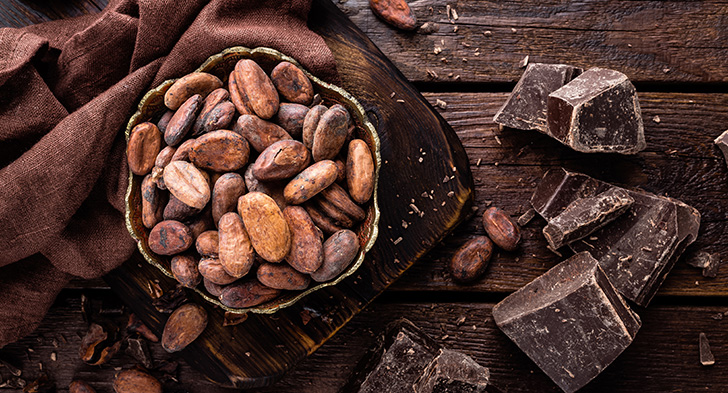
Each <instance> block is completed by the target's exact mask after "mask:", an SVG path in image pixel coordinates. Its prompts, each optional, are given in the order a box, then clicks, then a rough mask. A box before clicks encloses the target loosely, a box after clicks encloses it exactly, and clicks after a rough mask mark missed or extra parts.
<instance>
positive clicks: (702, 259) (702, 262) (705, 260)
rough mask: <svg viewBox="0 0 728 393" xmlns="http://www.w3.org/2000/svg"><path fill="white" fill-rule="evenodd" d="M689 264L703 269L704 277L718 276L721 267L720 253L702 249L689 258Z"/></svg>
mask: <svg viewBox="0 0 728 393" xmlns="http://www.w3.org/2000/svg"><path fill="white" fill-rule="evenodd" d="M687 264H688V265H690V266H693V267H697V268H698V269H703V277H711V278H713V277H717V276H718V268H719V267H720V255H718V254H717V253H714V254H710V253H707V252H705V251H700V252H699V253H697V254H695V255H693V256H692V257H691V258H690V259H688V260H687Z"/></svg>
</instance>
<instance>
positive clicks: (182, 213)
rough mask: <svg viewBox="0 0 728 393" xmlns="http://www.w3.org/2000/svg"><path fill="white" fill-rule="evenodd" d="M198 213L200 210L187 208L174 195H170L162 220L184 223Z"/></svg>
mask: <svg viewBox="0 0 728 393" xmlns="http://www.w3.org/2000/svg"><path fill="white" fill-rule="evenodd" d="M199 212H201V210H200V209H197V208H194V207H192V206H188V205H187V204H185V203H183V202H182V201H180V200H179V199H177V197H175V196H174V195H170V196H169V202H167V206H166V207H165V208H164V214H163V216H162V218H163V219H165V220H175V221H184V220H186V219H188V218H190V217H192V216H194V215H195V214H197V213H199Z"/></svg>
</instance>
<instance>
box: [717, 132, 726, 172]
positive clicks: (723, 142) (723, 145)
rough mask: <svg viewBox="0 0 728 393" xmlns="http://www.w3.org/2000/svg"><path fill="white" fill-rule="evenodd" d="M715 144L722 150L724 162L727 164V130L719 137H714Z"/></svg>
mask: <svg viewBox="0 0 728 393" xmlns="http://www.w3.org/2000/svg"><path fill="white" fill-rule="evenodd" d="M714 142H715V144H716V145H718V147H719V148H720V151H722V152H723V157H724V158H725V162H726V164H728V130H725V131H724V132H723V133H722V134H720V136H719V137H717V138H715V141H714Z"/></svg>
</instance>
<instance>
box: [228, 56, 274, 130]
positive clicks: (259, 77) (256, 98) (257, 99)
mask: <svg viewBox="0 0 728 393" xmlns="http://www.w3.org/2000/svg"><path fill="white" fill-rule="evenodd" d="M234 72H235V81H236V83H237V85H238V88H240V89H241V90H242V91H243V92H245V95H246V96H247V97H248V101H249V103H250V107H251V108H252V109H253V112H255V114H256V115H258V117H260V118H261V119H270V118H271V117H273V115H275V114H276V112H278V104H279V102H280V101H279V98H278V91H277V90H276V88H275V86H274V85H273V82H272V81H271V80H270V78H269V77H268V75H266V74H265V71H263V69H262V68H260V66H259V65H258V64H257V63H256V62H254V61H253V60H249V59H242V60H239V61H238V63H237V64H235V71H234Z"/></svg>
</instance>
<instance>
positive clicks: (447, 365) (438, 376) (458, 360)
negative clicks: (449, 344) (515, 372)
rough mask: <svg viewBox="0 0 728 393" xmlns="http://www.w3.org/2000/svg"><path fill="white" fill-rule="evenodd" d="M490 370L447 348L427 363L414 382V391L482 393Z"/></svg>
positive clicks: (424, 392)
mask: <svg viewBox="0 0 728 393" xmlns="http://www.w3.org/2000/svg"><path fill="white" fill-rule="evenodd" d="M489 379H490V371H488V369H487V368H485V367H483V366H481V365H480V364H478V363H477V362H476V361H475V360H473V359H472V358H471V357H470V356H468V355H465V354H463V353H460V352H457V351H451V350H449V349H441V350H440V354H439V355H437V357H436V358H435V359H434V360H433V361H432V362H430V364H429V365H427V368H425V371H424V373H423V374H422V375H421V376H420V378H419V379H418V380H417V382H415V385H414V391H415V393H483V392H485V391H486V388H487V386H488V380H489Z"/></svg>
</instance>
